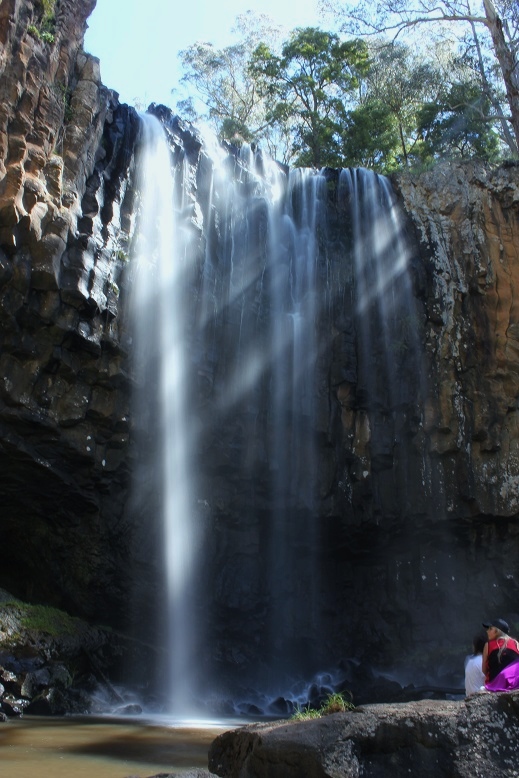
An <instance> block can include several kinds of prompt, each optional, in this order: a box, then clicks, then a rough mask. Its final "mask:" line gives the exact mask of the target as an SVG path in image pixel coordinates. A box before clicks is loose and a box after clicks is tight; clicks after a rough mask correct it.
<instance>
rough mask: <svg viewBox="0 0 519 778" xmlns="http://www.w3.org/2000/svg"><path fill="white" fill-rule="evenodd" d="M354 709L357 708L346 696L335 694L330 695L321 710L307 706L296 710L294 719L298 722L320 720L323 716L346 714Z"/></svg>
mask: <svg viewBox="0 0 519 778" xmlns="http://www.w3.org/2000/svg"><path fill="white" fill-rule="evenodd" d="M354 708H355V706H354V705H353V703H352V702H351V700H347V699H346V697H345V696H344V694H340V693H339V692H335V693H333V694H329V695H328V697H327V698H326V699H325V700H324V702H323V704H322V705H321V707H320V708H311V707H310V705H307V706H306V707H304V708H300V709H298V710H296V712H295V713H294V714H293V716H292V718H293V719H296V720H298V721H303V720H305V719H318V718H321V716H329V715H330V714H332V713H344V712H346V711H349V710H354Z"/></svg>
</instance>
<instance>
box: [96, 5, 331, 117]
mask: <svg viewBox="0 0 519 778" xmlns="http://www.w3.org/2000/svg"><path fill="white" fill-rule="evenodd" d="M317 2H318V0H297V2H291V0H288V2H287V0H218V2H217V1H216V0H212V2H211V0H184V2H183V3H182V4H181V3H180V2H178V1H177V2H173V0H97V6H96V8H95V9H94V11H93V13H92V15H91V16H90V19H89V20H88V27H89V29H88V30H87V33H86V36H85V49H86V50H87V51H89V52H90V53H91V54H94V55H95V56H96V57H99V59H100V60H101V77H102V80H103V83H104V84H105V85H106V86H107V87H109V88H110V89H115V90H116V91H117V92H119V95H120V99H121V102H124V103H130V104H133V103H135V102H137V103H138V105H139V107H147V106H148V104H149V103H151V102H157V103H165V104H166V105H169V106H171V107H174V103H175V98H174V97H173V96H172V95H171V89H172V88H175V87H176V86H177V84H178V80H179V78H180V76H181V71H180V68H179V64H178V57H177V54H178V52H179V51H180V50H181V49H185V48H187V47H188V46H189V45H190V44H192V43H195V42H196V41H206V42H210V43H213V44H214V45H215V46H217V47H222V46H227V45H229V44H230V43H232V42H233V37H232V34H231V29H232V27H233V25H234V20H235V18H236V16H237V15H238V14H241V13H245V11H248V10H251V11H255V12H257V13H263V14H267V15H268V16H270V17H271V18H272V20H273V21H274V22H275V23H277V24H280V25H283V26H285V27H286V28H287V31H288V30H292V29H294V27H306V26H319V16H318V12H317Z"/></svg>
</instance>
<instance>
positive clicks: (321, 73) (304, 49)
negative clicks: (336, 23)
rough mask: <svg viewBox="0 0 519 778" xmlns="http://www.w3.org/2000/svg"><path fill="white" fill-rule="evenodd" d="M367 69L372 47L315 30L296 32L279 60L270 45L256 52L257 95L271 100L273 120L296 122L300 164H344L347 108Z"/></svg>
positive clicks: (253, 71)
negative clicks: (343, 131)
mask: <svg viewBox="0 0 519 778" xmlns="http://www.w3.org/2000/svg"><path fill="white" fill-rule="evenodd" d="M366 67H367V46H366V45H365V44H364V43H362V42H361V41H359V40H351V41H346V42H341V41H340V39H339V37H338V36H337V35H335V34H333V33H329V32H323V31H322V30H318V29H316V28H314V27H307V28H303V29H296V30H294V31H293V33H292V35H291V38H290V40H289V41H288V42H287V43H285V44H284V46H283V49H282V52H281V56H277V55H276V54H275V53H273V52H272V51H271V49H270V48H269V47H268V46H267V45H266V44H260V46H258V47H257V49H256V51H255V52H254V56H253V59H252V62H251V65H250V73H251V74H252V77H253V78H254V80H255V83H256V85H257V88H258V91H260V92H261V94H263V95H264V96H265V97H266V99H267V100H270V101H272V108H271V110H270V112H269V114H268V118H269V119H270V120H271V121H272V122H278V123H283V122H284V123H286V122H287V121H290V120H292V121H294V122H295V137H294V141H293V150H294V153H295V154H296V155H297V164H299V165H307V166H312V167H322V166H323V165H331V166H337V165H339V164H340V162H341V156H342V149H341V124H340V121H339V119H340V117H342V116H343V114H344V104H345V101H346V100H347V99H348V97H349V96H350V95H351V94H352V92H353V91H354V90H355V89H356V88H357V86H358V76H359V74H360V73H362V72H363V71H364V70H365V69H366Z"/></svg>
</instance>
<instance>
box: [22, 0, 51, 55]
mask: <svg viewBox="0 0 519 778" xmlns="http://www.w3.org/2000/svg"><path fill="white" fill-rule="evenodd" d="M56 2H57V0H40V5H41V7H42V9H43V14H42V17H41V22H40V25H39V26H37V25H35V24H30V25H29V26H28V28H27V32H28V33H29V35H32V36H33V38H37V39H38V40H41V41H43V42H44V43H48V44H49V45H50V44H51V43H54V40H55V36H54V32H55V28H56V18H55V16H54V13H55V8H56Z"/></svg>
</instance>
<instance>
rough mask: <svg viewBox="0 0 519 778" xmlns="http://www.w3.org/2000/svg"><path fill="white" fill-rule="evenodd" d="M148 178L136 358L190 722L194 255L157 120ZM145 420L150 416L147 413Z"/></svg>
mask: <svg viewBox="0 0 519 778" xmlns="http://www.w3.org/2000/svg"><path fill="white" fill-rule="evenodd" d="M140 175H141V184H140V197H141V202H140V212H139V219H138V225H137V237H136V241H137V250H136V256H135V260H134V262H135V268H136V270H135V278H134V289H135V293H134V294H135V309H134V321H135V322H136V328H135V329H136V335H135V338H136V344H135V353H136V367H137V374H138V378H139V381H140V385H141V388H140V393H141V397H140V406H141V408H142V409H144V406H146V405H147V404H154V403H155V402H157V406H158V408H157V414H158V419H159V420H160V421H159V425H158V429H157V435H158V436H159V440H158V441H157V444H158V445H157V446H156V449H157V452H158V456H157V458H156V460H155V464H154V472H152V473H151V475H150V477H152V478H153V479H154V483H155V484H156V488H157V489H158V490H160V499H159V502H160V505H161V510H162V511H163V527H164V535H163V550H164V560H163V561H164V565H165V588H166V591H165V593H164V599H165V607H164V610H163V612H164V614H165V615H164V619H165V622H166V630H167V645H166V655H167V662H166V666H165V678H164V686H163V688H162V691H163V692H164V691H165V692H166V695H167V698H168V700H169V703H168V704H169V708H170V710H169V712H170V713H172V714H173V715H182V717H185V716H189V715H190V714H192V713H194V712H195V707H196V706H195V702H194V690H195V687H196V684H195V674H196V673H197V668H196V664H195V663H194V662H193V653H194V651H195V646H196V641H197V637H198V636H197V631H196V626H195V619H194V615H193V610H194V605H193V596H194V595H193V590H194V587H193V575H194V570H195V565H196V550H195V548H196V541H195V537H196V528H195V517H194V512H193V476H192V467H191V458H192V451H191V443H190V441H191V440H192V435H191V434H190V430H189V429H188V425H189V413H188V394H187V393H188V362H187V355H186V337H185V300H184V295H183V289H184V279H185V275H186V274H187V273H189V267H188V266H187V263H188V261H189V256H188V255H189V252H188V251H187V250H186V242H185V241H186V238H185V235H184V234H183V233H182V231H181V229H180V225H179V222H178V218H177V211H178V209H177V208H176V205H175V199H176V198H175V189H174V187H175V182H174V179H173V172H172V159H171V152H170V149H169V147H168V145H167V143H166V138H165V135H164V130H163V128H162V125H161V124H160V122H159V121H158V120H157V119H156V118H155V117H153V116H149V115H144V116H142V155H141V160H140ZM182 183H183V182H182V181H180V182H179V186H180V188H181V187H182ZM155 379H156V384H157V385H156V386H155V385H154V382H155ZM143 415H144V417H145V418H146V417H147V415H148V414H147V413H146V411H145V410H143Z"/></svg>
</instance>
